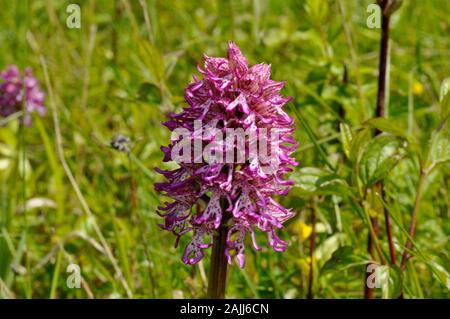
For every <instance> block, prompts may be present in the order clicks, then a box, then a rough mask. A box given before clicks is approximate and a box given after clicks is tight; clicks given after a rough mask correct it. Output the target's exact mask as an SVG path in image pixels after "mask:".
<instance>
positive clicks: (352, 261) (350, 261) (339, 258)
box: [321, 246, 370, 273]
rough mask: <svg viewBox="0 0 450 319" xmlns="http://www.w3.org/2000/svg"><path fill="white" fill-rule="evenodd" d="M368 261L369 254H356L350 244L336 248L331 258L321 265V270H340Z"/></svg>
mask: <svg viewBox="0 0 450 319" xmlns="http://www.w3.org/2000/svg"><path fill="white" fill-rule="evenodd" d="M369 262H370V258H369V256H368V255H367V254H366V255H362V254H356V253H355V252H354V249H353V248H352V247H350V246H343V247H340V248H339V249H338V250H336V251H335V252H334V253H333V255H332V256H331V258H330V259H329V260H328V261H327V262H326V263H325V265H323V267H322V269H321V272H322V273H326V272H330V271H332V272H336V271H342V270H345V269H348V268H351V267H355V266H360V265H365V264H367V263H369Z"/></svg>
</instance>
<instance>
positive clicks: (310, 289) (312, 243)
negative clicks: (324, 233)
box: [307, 207, 316, 299]
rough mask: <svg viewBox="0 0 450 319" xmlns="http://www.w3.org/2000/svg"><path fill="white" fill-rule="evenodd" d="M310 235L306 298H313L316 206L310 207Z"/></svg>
mask: <svg viewBox="0 0 450 319" xmlns="http://www.w3.org/2000/svg"><path fill="white" fill-rule="evenodd" d="M311 227H312V232H311V237H310V239H309V259H310V261H309V284H308V295H307V298H308V299H313V298H314V293H313V286H314V250H315V248H316V208H315V207H312V209H311Z"/></svg>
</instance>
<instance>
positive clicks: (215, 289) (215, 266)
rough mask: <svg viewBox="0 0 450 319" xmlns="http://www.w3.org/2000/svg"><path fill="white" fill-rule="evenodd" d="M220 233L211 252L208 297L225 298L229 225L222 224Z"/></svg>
mask: <svg viewBox="0 0 450 319" xmlns="http://www.w3.org/2000/svg"><path fill="white" fill-rule="evenodd" d="M217 231H218V235H217V236H216V237H215V238H214V243H213V246H212V252H211V267H210V269H209V278H208V292H207V295H208V298H210V299H223V298H225V288H226V282H227V266H228V263H227V259H226V256H225V248H226V245H227V233H228V227H227V226H226V225H225V224H224V222H223V220H222V224H221V225H220V227H219V229H218V230H217Z"/></svg>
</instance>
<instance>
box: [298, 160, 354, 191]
mask: <svg viewBox="0 0 450 319" xmlns="http://www.w3.org/2000/svg"><path fill="white" fill-rule="evenodd" d="M292 178H293V179H294V180H295V185H294V190H295V192H296V193H297V194H299V195H300V196H302V195H307V196H308V195H317V194H338V195H343V194H349V193H350V187H349V186H348V185H347V183H346V182H345V181H344V180H343V179H342V178H340V177H339V176H337V175H336V174H334V173H332V172H330V171H328V170H326V169H322V168H317V167H303V168H302V169H300V170H299V171H298V172H296V173H293V174H292Z"/></svg>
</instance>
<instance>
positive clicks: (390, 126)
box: [363, 117, 407, 137]
mask: <svg viewBox="0 0 450 319" xmlns="http://www.w3.org/2000/svg"><path fill="white" fill-rule="evenodd" d="M363 125H364V126H368V127H371V128H375V129H378V130H380V131H382V132H385V133H389V134H392V135H395V136H399V137H407V130H406V128H404V127H402V125H401V123H400V122H399V121H398V120H392V119H387V118H384V117H376V118H373V119H370V120H368V121H366V122H364V124H363Z"/></svg>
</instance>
